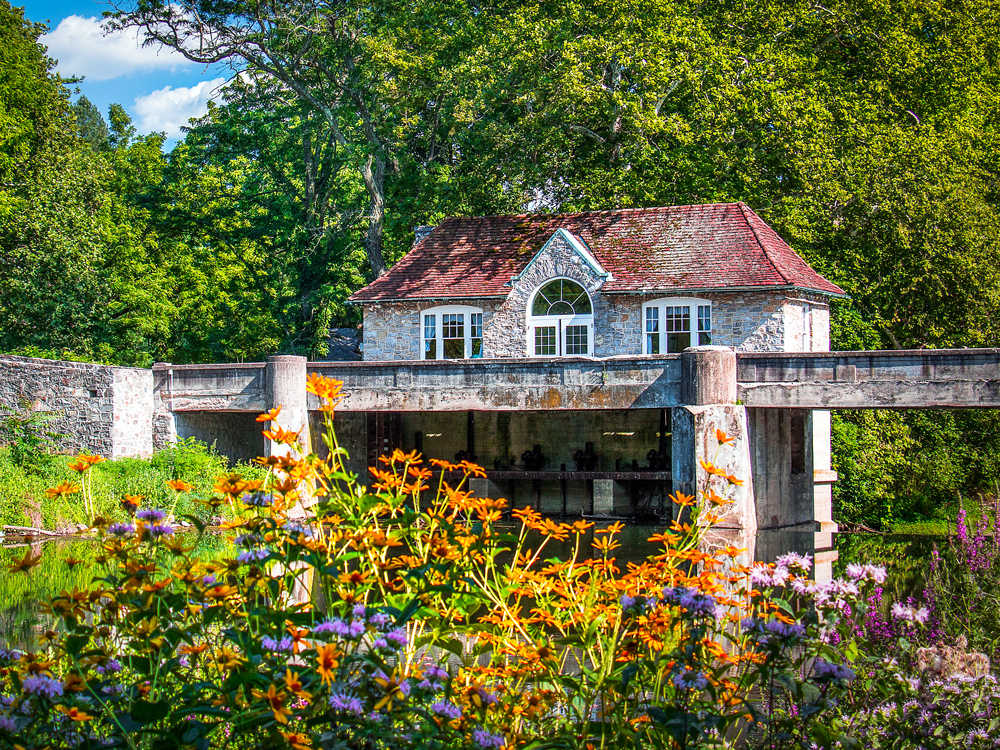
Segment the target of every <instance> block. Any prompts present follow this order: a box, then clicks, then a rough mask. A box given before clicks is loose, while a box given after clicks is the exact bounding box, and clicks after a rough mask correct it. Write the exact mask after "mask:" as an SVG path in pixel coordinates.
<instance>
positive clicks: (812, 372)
mask: <svg viewBox="0 0 1000 750" xmlns="http://www.w3.org/2000/svg"><path fill="white" fill-rule="evenodd" d="M737 361H738V366H737V367H738V369H737V379H738V381H739V398H740V400H741V401H742V403H744V404H745V405H746V406H749V407H759V408H803V409H871V408H880V409H881V408H888V409H899V408H932V407H949V408H1000V349H946V350H916V351H877V352H829V353H827V352H794V353H787V354H782V353H762V354H757V353H745V354H744V353H741V354H739V355H738V359H737ZM308 369H309V371H310V372H317V373H320V374H322V375H328V376H332V377H335V378H337V379H339V380H343V381H344V391H345V393H346V396H345V398H344V400H343V402H342V403H341V406H340V408H342V409H344V410H346V411H467V410H476V411H544V410H591V409H593V410H601V409H652V408H669V407H672V406H678V405H680V404H681V400H680V395H681V366H680V355H679V354H668V355H659V356H641V357H639V356H637V357H610V358H607V359H590V358H584V357H580V358H559V359H534V358H527V359H480V360H456V361H429V362H419V361H405V362H312V363H309V365H308ZM153 370H154V383H155V385H154V388H155V390H156V392H157V394H158V396H159V398H160V399H161V401H162V403H163V404H164V406H165V407H166V408H167V409H168V410H170V411H176V412H192V411H193V412H204V411H209V412H211V411H218V412H260V411H264V410H265V409H267V408H268V407H269V404H268V403H267V383H266V382H265V381H266V371H265V370H266V368H265V365H264V363H243V364H226V365H165V364H157V365H155V366H154V368H153ZM317 407H318V403H317V402H316V400H315V399H314V398H313V397H310V403H309V408H311V409H315V408H317Z"/></svg>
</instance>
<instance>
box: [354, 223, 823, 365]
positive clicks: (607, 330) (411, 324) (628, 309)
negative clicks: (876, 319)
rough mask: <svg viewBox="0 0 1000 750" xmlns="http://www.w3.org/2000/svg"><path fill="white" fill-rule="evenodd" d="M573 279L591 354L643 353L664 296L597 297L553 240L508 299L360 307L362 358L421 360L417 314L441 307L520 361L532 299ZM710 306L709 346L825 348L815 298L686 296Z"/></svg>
mask: <svg viewBox="0 0 1000 750" xmlns="http://www.w3.org/2000/svg"><path fill="white" fill-rule="evenodd" d="M557 277H564V278H570V279H573V280H575V281H578V282H579V283H580V284H582V285H583V287H584V288H585V289H586V290H587V292H588V293H589V294H590V297H591V301H592V303H593V309H594V344H593V356H595V357H612V356H616V355H638V354H641V353H642V345H643V328H642V305H643V304H644V303H646V302H651V301H653V300H658V299H665V298H669V296H670V295H664V294H629V295H626V294H610V293H609V294H602V293H601V287H602V286H603V285H604V279H603V278H602V277H601V276H599V275H598V274H597V273H595V272H594V270H593V269H592V268H591V267H590V266H589V265H588V264H587V263H586V261H584V259H583V258H582V257H580V255H579V254H578V253H577V252H576V251H575V250H574V249H573V248H572V247H571V246H570V245H569V243H567V242H566V241H565V240H564V239H563V238H562V237H560V236H557V237H555V238H554V239H553V241H552V242H550V243H549V244H548V246H547V247H546V248H545V250H544V251H543V252H541V253H539V255H538V256H537V257H536V258H535V259H534V260H533V261H532V263H531V264H530V265H529V266H528V268H527V269H525V271H524V273H523V274H522V276H521V278H519V279H518V280H517V281H515V282H513V283H512V285H511V289H510V293H509V295H508V296H507V299H505V300H492V299H490V300H451V301H440V302H422V303H417V302H391V303H378V304H366V305H365V306H364V321H365V323H364V358H365V359H366V360H369V361H378V360H393V359H395V360H400V359H420V357H421V351H420V314H419V313H420V311H421V310H425V309H429V308H431V307H437V306H439V305H443V304H460V305H470V306H472V307H478V308H481V309H482V310H483V356H484V357H525V356H528V350H527V338H526V336H527V321H526V312H527V308H528V304H529V302H530V299H531V296H532V294H533V293H534V291H535V290H536V289H538V287H540V286H541V285H542V284H544V283H545V282H546V281H548V280H550V279H553V278H557ZM676 296H678V297H697V298H699V299H707V300H709V301H711V303H712V343H713V344H714V345H718V346H731V347H733V348H735V349H736V350H737V351H740V352H781V351H827V350H829V348H830V309H829V305H828V303H827V302H826V300H825V298H824V297H821V296H818V295H803V294H798V293H797V294H796V295H795V297H789V296H788V294H786V293H781V294H776V293H768V292H727V293H703V294H685V293H681V292H679V293H678V294H677V295H676Z"/></svg>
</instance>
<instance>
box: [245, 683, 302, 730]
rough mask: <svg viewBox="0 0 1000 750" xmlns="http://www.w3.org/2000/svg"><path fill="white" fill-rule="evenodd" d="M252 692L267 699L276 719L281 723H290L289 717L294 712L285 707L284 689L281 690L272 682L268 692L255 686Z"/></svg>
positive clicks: (257, 696)
mask: <svg viewBox="0 0 1000 750" xmlns="http://www.w3.org/2000/svg"><path fill="white" fill-rule="evenodd" d="M252 692H253V697H254V698H263V699H264V700H266V701H267V705H268V707H269V708H270V709H271V712H272V713H273V714H274V720H275V721H276V722H278V723H279V724H287V723H288V717H289V716H291V715H292V712H291V711H289V710H288V709H287V708H285V691H284V690H280V691H279V690H278V689H277V688H276V687H275V686H274V684H273V683H272V684H271V685H270V687H268V689H267V692H266V693H265V692H263V691H261V690H257V688H254V689H253V691H252Z"/></svg>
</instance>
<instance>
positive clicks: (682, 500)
mask: <svg viewBox="0 0 1000 750" xmlns="http://www.w3.org/2000/svg"><path fill="white" fill-rule="evenodd" d="M668 497H669V498H670V500H671V501H672V502H673V503H675V504H677V505H680V506H682V507H687V506H689V505H694V495H685V494H684V493H683V492H675V493H674V494H673V495H669V496H668Z"/></svg>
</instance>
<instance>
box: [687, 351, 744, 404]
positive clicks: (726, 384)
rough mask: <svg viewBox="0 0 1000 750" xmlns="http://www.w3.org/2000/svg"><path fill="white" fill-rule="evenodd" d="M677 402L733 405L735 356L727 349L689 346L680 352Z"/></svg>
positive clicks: (733, 352)
mask: <svg viewBox="0 0 1000 750" xmlns="http://www.w3.org/2000/svg"><path fill="white" fill-rule="evenodd" d="M681 401H682V402H684V403H685V404H691V405H692V406H699V405H703V404H735V403H736V352H735V351H734V350H732V349H730V348H729V347H727V346H692V347H689V348H687V349H685V350H684V351H683V352H681Z"/></svg>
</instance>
